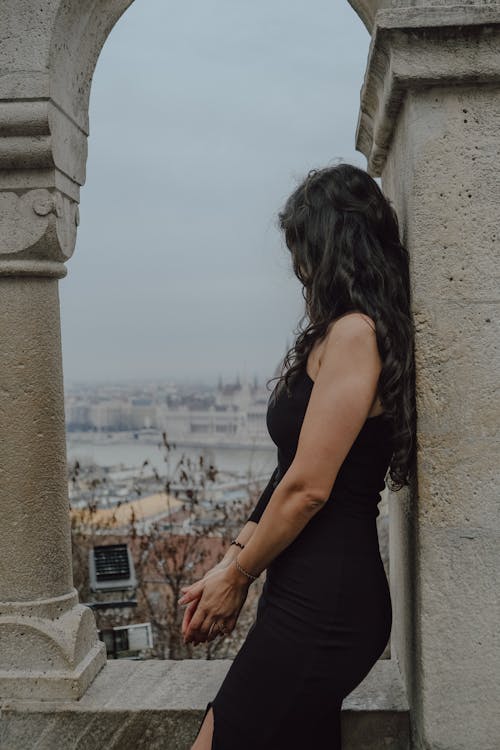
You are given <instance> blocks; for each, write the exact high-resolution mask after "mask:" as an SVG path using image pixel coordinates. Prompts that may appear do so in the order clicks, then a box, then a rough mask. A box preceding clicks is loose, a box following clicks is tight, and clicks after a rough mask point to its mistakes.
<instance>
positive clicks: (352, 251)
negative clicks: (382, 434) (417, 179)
mask: <svg viewBox="0 0 500 750" xmlns="http://www.w3.org/2000/svg"><path fill="white" fill-rule="evenodd" d="M278 216H279V226H280V229H281V230H282V232H283V234H284V239H285V243H286V246H287V247H288V249H289V250H290V253H291V258H292V265H293V270H294V273H295V275H296V276H297V278H298V279H299V281H300V282H301V283H302V285H303V286H302V296H303V297H304V300H305V313H304V314H303V316H302V317H301V319H300V320H299V323H298V325H297V328H296V329H295V331H294V335H296V340H295V343H294V344H293V346H292V347H291V348H290V349H289V350H288V351H287V352H286V354H285V356H284V358H283V361H282V364H281V371H280V374H279V375H276V376H275V377H273V378H270V380H268V381H267V383H268V384H269V383H270V382H271V381H272V380H275V379H276V378H277V379H278V382H277V383H276V384H275V387H274V393H276V392H277V390H278V389H279V388H286V391H287V392H288V394H290V393H291V388H290V386H291V383H293V381H294V380H295V378H297V377H299V374H300V372H301V371H303V370H304V369H305V367H306V361H307V358H308V355H309V352H310V351H311V349H312V347H313V345H314V343H315V342H316V341H317V340H318V339H322V338H323V337H324V336H325V334H326V333H327V331H328V328H329V325H330V324H331V323H332V321H333V320H335V319H336V318H338V317H339V316H341V315H343V314H344V313H347V312H350V311H359V312H363V313H365V314H367V315H369V316H370V317H371V318H372V319H373V321H374V323H375V326H376V336H377V345H378V349H379V352H380V356H381V360H382V363H383V366H382V370H381V373H380V378H379V395H380V400H381V403H382V406H383V408H384V417H382V419H386V420H389V421H390V424H391V434H392V440H393V446H394V447H393V454H392V458H391V462H390V465H389V468H388V473H387V477H386V479H387V484H388V486H389V488H390V489H391V490H392V491H394V492H396V491H398V490H400V489H401V488H402V487H403V486H404V485H407V484H409V483H410V473H411V469H412V464H413V460H414V456H415V429H416V409H415V366H414V361H415V360H414V327H413V318H412V315H411V293H410V278H409V257H408V252H407V250H406V249H405V247H404V246H403V244H402V242H401V240H400V236H399V224H398V218H397V215H396V212H395V210H394V208H393V207H392V205H391V203H390V201H389V200H388V199H387V198H386V197H385V196H384V194H383V192H382V190H381V189H380V187H379V186H378V184H377V183H376V182H375V180H374V179H373V178H372V177H371V176H370V175H369V174H368V173H367V172H365V171H364V170H363V169H360V168H358V167H355V166H353V165H351V164H346V163H339V164H336V165H335V166H331V167H325V168H324V169H313V170H311V171H310V172H309V173H308V175H307V177H306V178H305V180H304V181H303V182H302V183H301V184H300V185H299V186H298V187H297V188H296V189H295V190H294V192H293V193H292V194H291V195H290V197H289V198H288V200H287V201H286V204H285V206H284V208H283V210H282V211H281V212H280V213H279V215H278ZM305 323H306V326H305V328H304V324H305Z"/></svg>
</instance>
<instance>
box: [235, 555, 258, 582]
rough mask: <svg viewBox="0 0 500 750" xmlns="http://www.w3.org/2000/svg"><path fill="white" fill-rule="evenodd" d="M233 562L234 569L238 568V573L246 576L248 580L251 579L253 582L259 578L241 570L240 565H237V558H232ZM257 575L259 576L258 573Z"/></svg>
mask: <svg viewBox="0 0 500 750" xmlns="http://www.w3.org/2000/svg"><path fill="white" fill-rule="evenodd" d="M234 562H235V563H236V567H237V568H238V570H239V571H240V572H241V573H244V575H246V576H247V577H248V578H251V579H252V581H255V580H257V578H258V577H259V576H253V575H252V574H251V573H249V572H248V571H247V570H244V569H243V568H242V567H241V565H240V564H239V562H238V558H237V557H235V558H234ZM259 575H260V573H259Z"/></svg>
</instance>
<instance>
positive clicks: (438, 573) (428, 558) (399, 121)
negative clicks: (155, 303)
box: [369, 3, 500, 750]
mask: <svg viewBox="0 0 500 750" xmlns="http://www.w3.org/2000/svg"><path fill="white" fill-rule="evenodd" d="M455 10H456V12H457V13H459V12H460V13H463V14H464V16H463V20H464V22H465V21H466V20H467V16H469V17H470V18H471V19H472V20H473V21H474V20H475V21H478V19H479V15H477V14H476V11H477V8H475V7H472V5H471V7H470V8H469V6H468V7H467V8H463V7H461V8H458V7H457V8H456V9H450V10H449V12H450V14H452V13H454V12H455ZM479 10H480V13H481V14H482V18H483V20H484V18H485V15H487V14H489V19H490V21H491V20H492V19H493V18H494V16H495V14H499V15H498V18H500V8H499V6H498V4H496V3H495V4H490V6H489V7H486V6H485V7H483V8H481V9H479ZM469 11H470V13H469ZM384 12H385V11H384ZM423 12H424V11H422V13H423ZM425 13H427V10H426V11H425ZM381 16H382V14H381ZM377 20H378V19H377ZM473 26H474V28H472V29H471V28H469V27H468V26H466V27H464V28H463V29H461V31H460V32H458V31H457V32H456V43H455V45H454V46H455V50H456V60H457V62H456V63H453V64H450V71H449V74H447V75H444V70H443V67H442V64H441V63H442V62H443V61H444V59H445V58H444V57H443V56H442V55H438V57H437V58H436V56H435V44H436V35H435V33H434V32H433V31H432V30H431V31H430V33H429V35H423V34H422V32H421V30H419V31H418V34H417V36H415V37H414V36H411V37H408V39H411V41H412V46H411V47H408V56H407V62H408V64H411V62H412V57H411V55H413V53H415V55H416V56H417V57H416V61H415V62H416V66H417V70H418V67H419V65H420V60H421V59H422V58H423V57H425V49H424V47H423V46H422V45H425V44H426V43H427V41H428V40H429V45H430V49H429V57H428V65H429V67H430V68H432V64H433V63H434V62H435V61H436V60H437V61H438V62H439V61H440V60H441V63H440V64H439V65H436V67H435V72H436V81H434V84H433V85H431V81H430V80H428V81H427V84H426V85H425V86H420V85H418V86H413V85H408V87H407V90H406V93H405V95H404V96H402V97H401V101H400V106H399V109H398V110H397V113H396V111H395V110H394V111H392V113H391V115H390V116H391V117H392V120H393V121H392V125H391V137H390V139H387V140H386V145H387V147H388V150H387V159H386V161H385V167H384V170H383V175H382V184H383V187H384V190H385V192H386V194H387V195H388V196H389V198H390V199H391V200H392V201H393V203H394V205H395V208H396V210H397V212H398V215H399V217H400V221H401V225H402V234H403V240H404V242H405V244H406V245H407V247H408V249H409V251H410V255H411V274H412V292H413V312H414V322H415V329H416V364H417V409H418V435H417V452H418V456H417V477H416V483H415V485H414V486H413V487H412V490H411V492H410V493H406V492H405V493H404V494H403V493H401V497H399V496H398V495H396V496H393V497H392V498H391V502H390V506H391V511H390V513H391V532H390V543H391V547H390V554H391V566H390V569H391V587H392V597H393V606H394V627H393V640H392V645H393V653H394V654H395V655H397V658H398V661H399V663H400V664H401V670H402V673H403V675H404V679H405V684H406V687H407V691H408V696H409V701H410V706H411V712H412V724H413V739H412V742H413V747H415V748H416V749H417V750H423V748H439V750H470V749H471V748H474V750H493V748H495V746H496V744H497V741H498V736H500V721H499V718H498V711H497V710H496V705H495V700H494V698H493V696H494V695H496V694H498V690H499V685H498V675H499V672H498V661H497V660H496V659H495V657H494V655H495V654H498V653H499V643H498V634H497V633H498V627H497V624H496V623H498V619H499V614H500V613H499V609H498V593H497V589H498V586H497V583H496V581H497V578H498V570H499V568H500V544H499V541H500V523H499V504H498V485H499V480H500V477H499V462H498V455H499V435H498V423H499V417H500V410H499V401H498V398H496V397H495V394H496V393H497V392H498V382H499V381H498V373H499V372H500V348H499V345H498V344H499V330H498V329H499V326H498V317H499V315H498V308H499V295H498V289H499V284H498V279H499V272H498V257H499V252H498V247H499V245H498V231H497V225H498V205H500V179H499V176H498V170H497V166H496V165H497V160H498V151H499V142H498V133H499V132H500V130H499V124H500V121H499V118H500V93H499V91H500V89H499V87H498V85H497V84H495V85H493V84H492V79H493V78H494V76H495V75H496V73H495V65H496V66H497V67H500V56H499V55H498V54H497V53H495V54H493V49H495V48H496V45H497V43H498V31H499V27H498V23H497V22H496V21H495V22H494V23H491V25H490V26H489V27H488V28H487V29H486V27H481V26H480V24H473ZM452 29H453V27H452V26H450V27H449V29H448V31H447V33H449V32H451V30H452ZM405 34H407V32H405ZM446 38H448V37H445V39H446ZM448 39H449V42H446V44H447V45H448V46H449V47H450V50H451V49H452V47H453V44H452V37H451V36H450V37H449V38H448ZM395 44H396V51H395V54H396V55H397V54H399V53H400V51H401V40H400V39H399V38H398V37H395ZM450 61H452V58H451V56H450ZM476 63H477V65H478V67H477V68H476V72H477V79H476V82H475V83H474V84H473V85H472V84H471V81H470V78H468V76H464V77H461V73H462V72H464V70H465V68H466V67H467V66H468V70H469V72H470V71H472V70H473V69H474V66H476ZM497 72H498V71H497ZM431 73H432V71H431ZM409 80H410V79H409ZM376 86H377V90H378V91H382V90H383V89H384V86H383V83H382V82H381V81H379V82H378V83H377V84H376ZM387 111H388V110H387V109H386V112H387ZM372 132H373V133H374V132H376V131H375V130H373V131H372ZM379 132H382V131H379ZM369 153H370V154H372V153H373V151H372V147H371V146H370V151H369ZM495 571H496V572H495Z"/></svg>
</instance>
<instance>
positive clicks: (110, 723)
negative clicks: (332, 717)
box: [0, 659, 409, 750]
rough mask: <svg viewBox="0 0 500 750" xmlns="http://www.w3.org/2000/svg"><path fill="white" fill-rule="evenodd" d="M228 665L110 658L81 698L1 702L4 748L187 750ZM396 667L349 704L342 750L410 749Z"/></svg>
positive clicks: (382, 664) (373, 678)
mask: <svg viewBox="0 0 500 750" xmlns="http://www.w3.org/2000/svg"><path fill="white" fill-rule="evenodd" d="M230 665H231V662H230V661H229V660H227V659H224V660H212V661H205V660H198V659H193V660H182V661H146V662H136V661H124V660H117V661H110V662H108V663H107V665H106V667H105V668H104V669H103V670H102V671H101V672H100V674H99V675H98V676H97V677H96V679H95V680H94V682H93V684H92V685H91V687H90V688H89V689H88V690H87V692H86V694H85V695H84V696H83V698H81V700H79V701H73V702H65V703H64V702H57V703H55V702H51V703H47V702H43V703H38V702H34V701H3V703H0V747H1V748H2V750H25V748H26V749H27V748H29V747H35V742H36V749H37V750H54V748H57V750H76V748H78V750H96V748H99V750H167V748H168V750H188V748H189V747H190V746H191V744H192V742H193V740H194V738H195V736H196V733H197V731H198V728H199V726H200V723H201V719H202V718H203V714H204V711H205V707H206V704H207V702H208V701H209V700H210V699H212V698H213V696H214V695H215V693H216V691H217V689H218V687H219V685H220V684H221V682H222V680H223V679H224V677H225V674H226V672H227V670H228V669H229V667H230ZM407 709H408V707H407V703H406V698H405V695H404V691H403V689H402V686H401V679H400V676H399V672H398V669H397V665H396V663H395V662H392V661H389V660H381V661H379V662H377V664H376V665H375V666H374V668H373V669H372V671H371V672H370V674H369V675H368V676H367V677H366V679H365V680H364V681H363V683H362V684H361V685H360V686H359V687H358V688H357V689H356V690H354V691H353V692H352V693H351V694H350V695H349V696H348V697H347V698H346V699H345V701H344V710H343V715H342V729H343V735H344V744H345V750H408V747H409V745H408V741H409V739H408V738H409V719H408V710H407Z"/></svg>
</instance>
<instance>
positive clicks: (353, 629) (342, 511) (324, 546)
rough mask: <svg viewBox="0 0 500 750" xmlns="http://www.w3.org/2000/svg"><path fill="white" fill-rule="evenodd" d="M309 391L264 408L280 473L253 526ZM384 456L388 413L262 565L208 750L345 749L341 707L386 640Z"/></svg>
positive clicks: (286, 460)
mask: <svg viewBox="0 0 500 750" xmlns="http://www.w3.org/2000/svg"><path fill="white" fill-rule="evenodd" d="M313 386H314V382H313V381H312V379H311V378H310V377H309V375H308V374H307V372H306V371H305V370H303V371H302V372H301V373H300V379H299V380H298V381H296V382H295V384H293V385H292V386H291V389H292V395H291V397H290V396H288V394H287V393H286V392H285V391H284V389H283V390H281V391H279V394H278V395H277V396H276V390H275V391H273V393H272V394H271V396H270V398H269V402H268V409H267V428H268V431H269V434H270V435H271V438H272V440H273V441H274V442H275V443H276V445H277V448H278V451H277V453H278V463H277V466H276V469H275V470H274V472H273V474H272V476H271V478H270V480H269V483H268V484H267V486H266V488H265V489H264V491H263V493H262V494H261V496H260V498H259V501H258V503H257V505H256V507H255V509H254V510H253V512H252V514H251V515H250V516H249V518H248V520H251V521H256V522H258V521H259V518H260V516H261V515H262V513H263V512H264V510H265V507H266V505H267V503H268V501H269V499H270V497H271V495H272V493H273V490H274V488H275V487H276V485H277V484H278V482H279V480H280V477H282V476H283V474H284V473H285V472H286V470H287V469H288V467H289V466H290V464H291V462H292V460H293V457H294V455H295V451H296V449H297V442H298V438H299V433H300V428H301V425H302V421H303V419H304V415H305V411H306V408H307V403H308V401H309V397H310V394H311V390H312V388H313ZM391 456H392V438H391V430H390V425H389V423H388V422H387V419H386V417H385V415H384V414H380V415H377V416H375V417H369V418H368V419H367V420H366V422H365V423H364V425H363V427H362V428H361V430H360V432H359V433H358V435H357V437H356V439H355V441H354V443H353V445H352V446H351V449H350V451H349V453H348V454H347V456H346V458H345V460H344V462H343V464H342V466H341V468H340V470H339V472H338V474H337V477H336V479H335V483H334V485H333V488H332V491H331V494H330V496H329V498H328V501H327V502H326V503H325V505H324V506H323V507H322V508H321V510H320V511H319V512H318V513H316V515H315V516H313V518H312V519H311V520H310V521H309V522H308V524H307V525H306V526H305V528H304V529H303V530H302V531H301V532H300V534H299V535H298V536H297V537H296V538H295V539H294V540H293V541H292V543H291V544H289V545H288V547H286V548H285V549H284V550H283V551H282V552H281V553H280V554H279V555H278V556H277V557H275V558H274V560H273V561H272V563H271V564H270V565H269V566H268V567H267V569H266V573H265V582H264V586H263V590H262V593H261V596H260V598H259V601H258V606H257V613H256V618H255V620H254V622H253V623H252V625H251V627H250V629H249V631H248V634H247V636H246V639H245V641H244V642H243V644H242V646H241V648H240V650H239V651H238V653H237V655H236V657H235V658H234V660H233V662H232V664H231V666H230V668H229V671H228V672H227V674H226V676H225V678H224V681H223V682H222V684H221V686H220V688H219V690H218V692H217V694H216V695H215V698H214V699H213V700H212V701H210V702H209V703H208V704H207V707H206V710H205V714H204V718H205V716H206V714H207V712H208V711H209V709H210V708H211V707H212V708H213V717H214V732H213V738H212V750H281V749H283V750H316V749H317V750H319V749H320V748H325V749H326V748H328V750H341V746H342V745H341V729H340V710H341V706H342V701H343V699H344V698H345V696H346V695H347V694H348V693H350V692H351V691H352V690H353V689H354V688H355V687H356V686H357V685H359V683H360V682H361V681H362V680H363V679H364V677H365V676H366V675H367V674H368V672H369V671H370V670H371V668H372V667H373V665H374V664H375V662H376V661H377V659H378V658H379V657H380V656H381V654H382V652H383V651H384V648H385V646H386V645H387V642H388V640H389V636H390V631H391V625H392V607H391V598H390V592H389V585H388V582H387V578H386V575H385V570H384V567H383V563H382V559H381V556H380V549H379V543H378V536H377V524H376V518H377V516H378V514H379V509H378V503H379V501H380V492H381V491H382V490H383V489H384V486H385V481H384V480H385V475H386V471H387V469H388V466H389V462H390V459H391ZM202 723H203V721H202ZM200 728H201V724H200Z"/></svg>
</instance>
